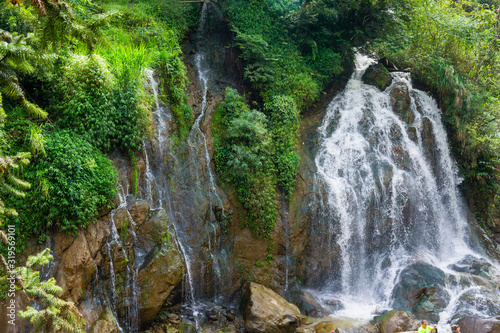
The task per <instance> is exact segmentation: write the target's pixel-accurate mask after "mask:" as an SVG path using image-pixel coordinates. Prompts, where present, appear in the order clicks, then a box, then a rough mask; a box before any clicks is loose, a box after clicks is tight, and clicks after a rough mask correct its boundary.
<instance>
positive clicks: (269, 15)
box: [225, 0, 388, 110]
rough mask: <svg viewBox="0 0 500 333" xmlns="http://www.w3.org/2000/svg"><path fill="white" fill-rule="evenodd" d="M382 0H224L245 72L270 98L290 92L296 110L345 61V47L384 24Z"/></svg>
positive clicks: (266, 98)
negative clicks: (302, 1) (304, 0)
mask: <svg viewBox="0 0 500 333" xmlns="http://www.w3.org/2000/svg"><path fill="white" fill-rule="evenodd" d="M386 9H387V1H386V0H380V1H375V0H342V1H337V0H314V1H306V2H304V3H302V6H300V2H299V1H246V0H226V1H225V12H226V15H227V17H228V19H229V22H230V24H231V26H232V29H233V31H234V33H235V41H236V44H237V45H238V46H239V47H240V49H241V50H242V55H241V56H242V58H243V59H244V60H245V70H244V75H245V78H246V79H247V80H248V81H249V82H250V83H252V85H253V87H254V88H255V89H257V91H258V92H259V93H260V95H261V97H262V98H263V100H264V102H270V101H271V99H272V98H273V97H274V96H276V95H287V96H291V97H292V98H293V99H294V100H295V103H296V105H297V107H298V108H299V109H300V110H304V109H306V108H307V107H309V106H311V105H312V103H313V102H314V101H315V100H316V99H317V98H318V97H319V94H320V93H321V91H322V90H323V89H324V88H325V86H327V85H328V84H330V83H331V82H332V80H333V79H334V78H335V77H336V76H338V75H339V74H341V73H342V72H343V67H345V66H348V65H350V64H351V56H350V53H351V48H352V46H354V45H359V44H361V43H362V42H364V41H366V40H367V39H368V38H369V37H370V36H374V35H375V34H376V32H378V31H380V30H382V29H383V27H384V22H385V20H386V17H387V15H388V13H387V10H386Z"/></svg>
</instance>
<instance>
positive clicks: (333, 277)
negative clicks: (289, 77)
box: [314, 54, 498, 324]
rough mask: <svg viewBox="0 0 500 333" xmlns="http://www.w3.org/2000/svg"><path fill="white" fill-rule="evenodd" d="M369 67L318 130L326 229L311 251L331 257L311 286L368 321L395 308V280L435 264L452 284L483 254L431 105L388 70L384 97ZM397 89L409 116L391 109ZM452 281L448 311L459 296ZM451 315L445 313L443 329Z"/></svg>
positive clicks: (360, 65)
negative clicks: (368, 75)
mask: <svg viewBox="0 0 500 333" xmlns="http://www.w3.org/2000/svg"><path fill="white" fill-rule="evenodd" d="M375 62H376V61H375V60H373V59H371V58H370V57H368V56H365V55H361V54H357V55H356V68H355V71H354V73H353V75H352V77H351V79H350V80H349V82H348V83H347V87H346V88H345V90H344V91H343V92H342V93H340V94H339V95H337V96H336V97H335V98H334V99H333V100H332V102H331V103H330V104H329V106H328V108H327V110H326V114H325V116H324V119H323V122H322V124H321V126H320V127H319V129H318V132H319V136H320V147H319V151H318V153H317V155H316V157H315V163H316V166H317V170H318V171H317V172H318V180H319V182H320V183H322V184H324V186H325V188H326V191H325V193H326V198H325V200H324V202H326V206H325V207H323V209H324V210H325V212H323V213H322V215H323V216H326V218H324V219H326V220H327V222H328V225H326V226H325V227H324V228H323V229H322V230H323V231H322V235H321V238H322V241H321V242H318V244H321V245H318V246H321V247H322V248H320V249H318V250H317V251H324V253H330V255H329V257H330V265H329V267H330V271H328V272H326V273H327V274H326V275H327V276H328V278H327V279H325V281H323V283H322V284H321V285H317V286H314V287H315V288H316V290H318V291H320V293H321V294H323V295H324V297H327V298H328V297H330V298H334V299H337V300H339V301H341V302H342V307H343V309H342V310H338V311H337V312H336V313H335V315H337V316H340V317H342V316H345V317H350V318H365V319H371V318H372V317H373V313H374V312H376V311H380V310H381V309H389V308H391V302H392V300H391V294H392V292H393V288H394V286H395V284H396V283H397V279H398V278H399V275H400V273H401V271H402V270H403V269H404V268H405V267H406V266H407V265H409V264H410V263H412V262H415V261H424V262H427V263H429V264H431V265H433V266H435V267H439V268H440V269H442V270H444V271H445V273H446V276H447V279H448V281H451V280H453V276H456V275H457V272H453V271H450V270H449V269H447V267H449V265H451V264H453V263H456V262H458V261H460V260H461V259H463V258H465V257H467V256H472V257H474V258H481V256H485V254H484V253H482V250H481V249H480V246H479V244H478V242H477V241H476V240H475V238H474V236H473V235H474V232H473V231H472V230H471V228H470V224H469V221H468V220H467V217H466V216H467V210H466V207H465V205H464V202H463V199H462V197H461V194H460V193H459V190H458V185H459V184H460V182H461V178H460V177H459V175H458V168H457V166H456V164H455V163H454V161H453V159H452V157H451V155H450V152H449V147H448V143H447V138H446V132H445V129H444V127H443V124H442V122H441V111H440V110H439V108H438V106H437V104H436V102H435V101H434V100H433V99H432V98H431V97H430V96H428V95H427V94H426V93H424V92H422V91H419V90H417V89H414V88H413V87H412V85H411V82H410V78H409V74H407V73H393V74H392V76H393V82H392V84H391V86H390V87H388V88H387V89H386V90H385V91H383V92H382V91H380V90H379V89H377V88H376V87H374V86H371V85H367V84H364V83H363V82H362V80H361V78H362V75H363V74H364V72H365V70H366V69H367V68H368V67H369V65H371V64H373V63H375ZM398 91H407V92H408V94H407V96H408V97H407V101H408V102H409V103H408V108H407V109H408V110H407V112H408V114H405V115H401V114H400V115H398V114H397V113H396V112H394V111H393V103H394V100H393V101H392V103H391V98H392V99H397V98H398ZM391 94H392V95H391ZM403 98H404V97H403ZM325 246H327V247H328V248H327V249H324V248H323V247H325ZM336 258H338V259H336ZM336 260H337V261H336ZM496 265H498V264H496ZM332 267H336V268H338V269H336V270H335V269H331V268H332ZM450 279H451V280H450ZM455 279H456V278H455ZM448 283H449V282H447V293H448V294H449V295H450V299H451V301H450V302H449V303H448V304H449V307H453V304H454V303H453V302H456V301H457V300H458V299H459V298H460V295H459V293H463V290H461V291H459V289H460V288H457V287H449V286H448ZM459 285H460V286H461V285H463V283H459ZM469 285H470V286H469V287H468V288H470V290H476V289H475V288H478V287H477V286H476V285H474V284H473V283H472V284H471V283H469ZM446 311H452V310H449V309H448V310H445V311H444V312H446ZM444 312H443V313H444ZM450 318H451V317H450V315H449V314H446V315H445V314H442V315H441V319H442V320H441V321H442V324H445V323H446V322H449V320H450ZM440 323H441V322H440Z"/></svg>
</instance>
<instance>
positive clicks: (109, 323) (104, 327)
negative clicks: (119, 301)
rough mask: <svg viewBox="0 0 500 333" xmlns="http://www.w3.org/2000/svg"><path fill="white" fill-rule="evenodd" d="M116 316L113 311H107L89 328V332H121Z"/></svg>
mask: <svg viewBox="0 0 500 333" xmlns="http://www.w3.org/2000/svg"><path fill="white" fill-rule="evenodd" d="M119 332H120V331H119V329H118V326H117V325H116V320H115V317H114V316H113V313H112V312H111V311H106V312H105V313H104V314H103V315H102V316H101V318H99V320H97V321H96V322H95V323H94V324H93V325H92V327H91V328H90V329H89V333H119Z"/></svg>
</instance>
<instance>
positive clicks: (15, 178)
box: [7, 174, 31, 189]
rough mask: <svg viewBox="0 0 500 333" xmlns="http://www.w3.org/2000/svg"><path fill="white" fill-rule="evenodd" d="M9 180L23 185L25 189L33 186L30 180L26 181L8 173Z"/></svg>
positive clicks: (17, 184)
mask: <svg viewBox="0 0 500 333" xmlns="http://www.w3.org/2000/svg"><path fill="white" fill-rule="evenodd" d="M7 180H8V181H9V182H11V183H12V184H14V185H16V186H19V187H22V188H24V189H29V188H30V187H31V184H30V183H28V182H25V181H24V180H21V179H19V178H17V177H15V176H13V175H12V174H9V175H7Z"/></svg>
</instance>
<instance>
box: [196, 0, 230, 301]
mask: <svg viewBox="0 0 500 333" xmlns="http://www.w3.org/2000/svg"><path fill="white" fill-rule="evenodd" d="M220 16H221V14H220V12H219V11H218V9H217V7H215V5H214V4H213V3H211V2H208V1H206V2H204V3H203V7H202V10H201V17H200V25H199V28H198V32H197V34H198V39H199V41H200V42H198V45H197V46H198V51H197V52H196V54H195V56H194V66H195V69H196V72H197V78H198V82H199V85H200V88H201V105H200V108H199V115H198V116H197V117H196V119H195V121H194V124H193V126H192V128H191V131H190V132H189V134H188V137H187V143H188V145H189V158H190V159H191V162H192V163H193V164H198V165H199V168H200V169H199V171H197V172H194V174H195V176H196V183H195V184H193V186H194V187H195V188H200V189H202V188H203V187H207V188H206V189H204V192H205V193H206V194H207V200H208V216H207V220H206V221H205V223H207V224H208V225H207V226H206V228H204V229H205V231H206V232H207V235H206V239H207V243H208V244H207V245H208V247H207V251H208V259H209V260H210V261H211V266H212V267H211V270H212V272H211V274H212V275H214V277H215V278H214V279H213V281H212V282H211V283H212V287H213V291H212V295H207V294H206V293H203V292H201V290H199V289H198V290H192V291H191V293H192V294H193V301H194V299H195V298H206V297H214V298H216V297H217V296H218V295H217V294H218V290H217V289H218V288H217V283H218V282H220V281H221V264H220V262H219V259H220V257H221V256H220V255H219V254H217V253H216V251H218V250H219V249H220V239H219V237H218V236H217V234H218V233H219V232H220V229H219V226H218V224H217V216H216V212H218V213H219V214H221V215H222V216H223V215H224V205H223V200H222V198H221V196H220V195H219V193H218V192H217V187H216V183H215V175H214V172H213V170H212V166H211V159H210V153H209V150H208V144H207V137H206V135H205V133H204V132H203V130H202V129H201V127H200V126H201V124H202V122H203V121H204V120H205V117H206V112H207V107H208V92H209V90H210V88H211V87H210V86H211V85H213V84H214V82H215V77H214V74H213V73H212V71H211V68H210V64H209V61H208V59H207V58H208V57H209V56H210V52H211V51H212V50H211V49H210V48H214V45H211V41H210V38H209V36H208V34H209V33H210V29H212V28H213V26H212V25H213V24H214V23H212V22H211V20H215V21H217V20H219V19H220ZM215 24H217V23H215ZM198 269H200V270H201V271H200V272H199V274H196V279H197V280H198V281H195V282H194V283H195V285H197V286H201V285H203V284H204V281H202V280H203V277H204V275H205V274H206V272H205V269H206V267H203V265H202V266H201V267H198ZM199 279H201V281H200V280H199ZM193 307H195V305H194V304H193Z"/></svg>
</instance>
